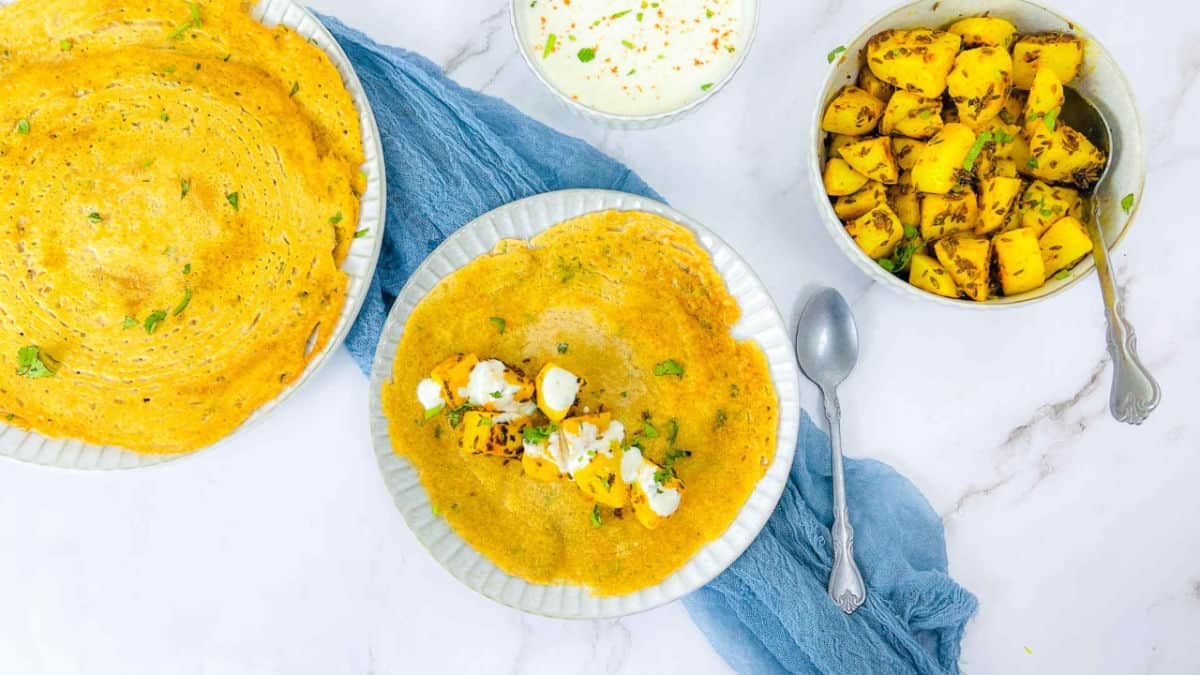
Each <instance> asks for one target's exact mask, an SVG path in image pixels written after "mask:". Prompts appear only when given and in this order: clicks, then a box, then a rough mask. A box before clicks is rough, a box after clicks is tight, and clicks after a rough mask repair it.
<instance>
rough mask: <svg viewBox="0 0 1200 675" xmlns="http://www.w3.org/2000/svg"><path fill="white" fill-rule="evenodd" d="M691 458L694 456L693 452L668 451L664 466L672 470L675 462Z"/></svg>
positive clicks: (675, 449) (672, 449) (676, 449)
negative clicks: (683, 458)
mask: <svg viewBox="0 0 1200 675" xmlns="http://www.w3.org/2000/svg"><path fill="white" fill-rule="evenodd" d="M691 456H692V451H691V450H680V449H679V448H671V449H670V450H668V451H667V459H666V461H665V462H663V466H664V467H666V468H668V469H670V468H671V467H672V466H674V465H675V460H677V459H680V458H682V457H691Z"/></svg>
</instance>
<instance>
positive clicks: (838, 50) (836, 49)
mask: <svg viewBox="0 0 1200 675" xmlns="http://www.w3.org/2000/svg"><path fill="white" fill-rule="evenodd" d="M844 51H846V47H845V46H843V45H838V46H837V47H834V48H833V51H831V52H829V54H828V55H826V56H825V60H826V61H828V62H829V63H833V62H834V61H835V60H837V57H838V55H839V54H841V53H842V52H844Z"/></svg>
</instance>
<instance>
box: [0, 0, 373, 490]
mask: <svg viewBox="0 0 1200 675" xmlns="http://www.w3.org/2000/svg"><path fill="white" fill-rule="evenodd" d="M12 2H13V0H0V7H2V6H4V5H8V4H12ZM251 11H252V13H253V15H254V18H256V19H258V20H259V21H261V22H262V23H264V24H265V25H267V26H277V25H280V24H283V25H285V26H288V27H290V28H292V29H294V30H295V31H296V32H297V33H299V34H300V35H302V36H304V37H305V38H308V40H309V41H310V42H311V43H313V44H314V45H316V46H317V47H319V48H321V49H322V50H324V51H325V53H326V54H328V55H329V59H330V60H331V61H332V62H333V65H334V66H335V67H336V68H337V70H338V73H340V74H341V76H342V82H343V83H344V84H345V85H346V89H347V90H348V91H349V92H350V96H351V98H353V100H354V106H355V107H356V108H357V109H358V119H359V124H360V126H361V127H362V140H363V152H364V155H365V157H366V160H365V161H364V162H363V165H362V171H363V173H364V174H366V176H367V190H366V192H364V193H363V195H362V199H361V201H360V205H359V215H358V228H357V230H362V229H366V230H367V233H366V234H365V235H364V236H362V237H360V238H359V239H355V240H354V241H353V242H352V243H351V244H350V251H349V253H348V254H347V256H346V259H345V260H344V261H342V265H341V269H342V271H343V272H345V273H346V275H347V276H348V277H349V280H348V284H347V287H346V301H345V303H344V304H343V305H342V313H341V314H340V315H339V317H338V322H337V325H336V326H334V329H333V335H332V336H331V337H330V339H329V342H328V343H327V344H326V345H325V348H324V349H322V350H321V352H320V353H319V354H317V355H316V356H314V357H313V359H312V360H311V361H309V363H308V366H307V367H306V368H305V369H304V372H303V373H301V375H300V377H298V378H296V380H295V381H294V382H292V383H291V384H290V385H289V386H288V387H287V389H284V390H283V391H282V392H280V393H279V395H278V396H276V397H275V398H274V399H272V400H270V401H268V402H267V403H265V404H263V405H261V406H259V408H258V409H257V410H255V411H254V412H253V413H251V415H250V416H249V417H248V418H246V421H244V422H242V424H241V425H240V426H239V427H238V428H237V429H235V430H234V431H233V432H232V433H230V434H229V435H228V436H226V437H225V438H223V439H221V440H220V441H218V442H217V443H214V444H213V445H210V446H208V447H209V448H212V447H215V446H217V445H222V444H224V443H226V442H227V441H228V440H229V439H231V438H234V437H235V436H237V435H238V434H240V433H241V431H242V430H244V429H245V428H246V427H248V426H250V425H251V424H253V423H254V422H256V421H258V420H260V419H262V418H263V417H265V416H266V415H267V414H268V413H270V412H271V411H272V410H274V409H275V407H276V406H278V405H279V404H280V403H282V402H283V401H284V400H285V399H287V397H289V396H291V395H292V393H293V392H295V391H296V390H297V389H299V388H300V387H302V386H304V384H305V383H306V382H308V380H309V379H311V378H312V376H313V374H314V373H316V372H317V371H318V370H320V369H321V367H322V366H324V365H325V363H326V362H328V361H329V357H330V355H331V354H333V352H334V351H335V350H336V349H337V348H338V346H340V345H341V344H342V341H343V340H345V339H346V333H347V332H349V330H350V326H351V325H353V323H354V319H355V317H357V316H358V310H359V308H361V307H362V303H363V300H364V299H365V298H366V296H367V290H368V289H369V288H370V285H371V276H372V275H373V274H374V273H375V263H376V262H377V261H378V260H379V249H380V246H381V245H382V242H383V223H384V212H385V210H386V207H387V186H386V176H385V175H384V168H383V147H382V146H381V145H380V143H379V129H378V127H376V125H375V113H373V112H372V111H371V104H370V102H368V101H367V94H366V92H365V91H363V88H362V83H360V82H359V80H358V75H356V74H355V73H354V67H353V66H351V65H350V60H349V59H348V58H346V54H345V52H343V51H342V48H341V47H340V46H339V45H338V43H337V41H336V40H334V39H333V36H332V35H330V33H329V31H328V30H326V29H325V26H323V25H322V24H321V22H320V21H317V19H316V17H314V16H313V15H312V14H311V13H310V12H309V11H308V10H306V9H304V8H303V7H301V6H299V5H297V4H295V3H294V2H292V0H261V1H260V2H259V3H258V4H257V5H255V6H254V7H253V8H252V10H251ZM357 230H356V231H357ZM198 452H200V451H199V450H197V451H195V452H190V453H182V454H171V455H151V454H142V453H136V452H133V451H130V450H126V449H125V448H120V447H117V446H112V445H93V444H91V443H84V442H82V441H77V440H72V439H62V438H51V437H49V436H44V435H42V434H39V433H37V432H34V431H25V430H24V429H20V428H18V427H14V426H9V425H7V424H3V423H0V456H4V457H10V458H13V459H17V460H20V461H23V462H30V463H33V464H42V465H45V466H53V467H57V468H63V469H134V468H140V467H146V466H153V465H156V464H162V463H164V462H169V461H172V460H177V459H180V458H182V457H191V456H193V455H195V454H197V453H198Z"/></svg>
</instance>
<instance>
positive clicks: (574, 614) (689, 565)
mask: <svg viewBox="0 0 1200 675" xmlns="http://www.w3.org/2000/svg"><path fill="white" fill-rule="evenodd" d="M556 203H557V204H558V205H559V206H558V208H559V209H560V210H561V211H565V212H566V213H567V214H568V215H566V216H565V218H563V217H558V216H561V215H562V214H561V213H556V212H554V209H555V208H556ZM609 210H615V211H645V212H648V213H652V214H656V215H659V216H661V217H664V218H666V219H668V220H670V221H672V222H674V223H675V224H677V225H679V226H681V227H683V228H685V229H687V230H688V231H689V232H691V233H692V234H693V235H694V236H695V237H696V240H697V245H698V246H700V247H701V248H702V249H704V251H705V252H706V254H707V255H709V256H710V259H711V261H712V264H713V266H714V267H716V268H718V271H719V273H720V276H721V279H722V281H723V282H724V283H725V284H726V286H727V288H728V289H729V292H730V294H731V295H735V297H736V294H739V293H742V294H745V293H750V294H753V295H754V296H755V297H756V299H758V301H759V302H760V303H761V305H760V307H759V308H758V309H757V310H756V311H755V312H754V313H755V314H758V315H759V316H760V317H761V316H763V315H765V316H767V317H768V318H767V319H766V321H765V324H766V325H765V326H761V327H759V328H757V329H756V333H757V334H758V336H759V337H753V336H745V337H739V339H743V340H744V339H752V340H755V342H757V343H758V344H759V345H760V348H761V349H762V350H763V354H764V356H765V357H766V359H767V363H768V366H769V367H770V373H771V381H772V384H773V386H774V387H775V391H776V397H777V411H778V413H779V418H778V429H777V435H776V445H775V456H774V458H773V459H772V461H771V464H770V465H769V466H768V467H767V470H766V471H765V472H764V474H763V476H762V477H760V478H759V479H758V481H757V482H756V483H755V486H754V490H753V491H751V492H750V494H748V495H747V497H746V500H745V501H744V502H743V503H742V505H741V506H740V507H739V509H738V511H737V515H735V516H734V519H733V520H732V521H731V522H730V523H729V525H728V527H727V528H726V529H725V530H724V531H722V532H721V534H720V535H719V536H717V537H716V538H714V539H712V540H710V541H708V542H706V543H704V544H703V545H702V546H701V547H700V548H699V549H698V550H697V551H696V552H695V553H694V554H693V555H692V556H691V557H690V558H688V560H687V561H686V562H684V563H683V564H682V565H681V566H680V567H679V568H678V569H676V570H674V571H673V572H671V573H670V574H669V575H667V576H666V577H665V578H664V579H662V580H661V581H659V582H658V583H657V584H655V585H652V586H647V587H644V588H641V589H638V590H636V591H633V592H630V593H626V594H622V595H612V596H596V595H591V594H590V593H588V591H587V589H586V588H585V587H582V586H580V585H575V584H538V583H534V582H530V581H527V580H525V579H523V578H521V577H518V576H516V575H512V574H509V573H507V572H505V571H504V570H502V569H500V568H499V566H497V565H496V564H495V563H493V562H492V561H491V560H490V559H489V558H487V557H486V556H484V555H483V554H482V553H479V552H478V551H476V550H475V549H474V547H473V546H471V545H470V544H469V543H468V542H467V541H466V540H465V539H463V538H462V536H461V535H459V534H458V532H457V531H456V530H454V529H453V528H452V527H450V526H449V525H448V523H447V521H445V519H442V518H437V517H435V516H432V515H430V513H429V506H428V493H427V491H426V490H425V487H424V485H423V484H422V483H421V482H420V480H419V476H418V475H417V472H416V468H415V467H414V466H413V465H412V463H411V462H410V461H409V460H408V459H407V458H405V457H401V456H400V455H397V454H396V452H395V451H394V449H393V447H392V443H391V434H390V420H389V419H388V417H387V415H386V413H385V412H384V411H383V405H382V388H383V386H384V384H385V383H387V382H390V381H391V378H392V373H393V370H394V363H395V357H396V350H397V348H398V345H399V341H400V339H401V338H402V337H403V333H404V328H405V326H406V324H407V318H408V315H409V314H410V313H411V311H412V309H414V308H415V307H416V306H417V305H418V304H420V302H421V301H422V300H424V298H425V297H427V296H428V294H429V293H430V292H432V290H433V289H434V288H436V287H437V285H438V284H439V283H440V282H441V281H442V280H443V279H444V278H445V277H446V276H449V275H450V274H452V273H453V272H454V271H457V270H458V269H461V268H462V267H463V266H464V265H466V264H468V263H469V262H471V261H472V260H475V259H477V258H478V257H479V256H481V255H486V252H487V251H490V250H491V248H492V246H494V242H497V241H500V240H502V239H506V238H512V236H518V237H522V238H527V237H530V236H536V234H538V233H540V232H544V231H546V230H547V229H549V228H551V227H554V226H555V225H557V224H559V223H561V222H563V221H564V220H567V219H570V218H573V217H578V216H582V215H586V214H589V213H598V212H603V211H609ZM523 212H524V214H528V215H523ZM526 217H529V218H532V219H535V220H542V221H549V222H546V224H544V225H529V226H527V227H526V228H525V229H527V230H529V231H531V232H532V234H524V233H521V234H517V235H512V234H506V233H504V232H501V231H500V230H499V229H498V225H497V223H515V222H522V219H523V218H526ZM464 244H467V245H471V246H472V247H473V248H474V249H476V250H480V249H481V250H482V252H480V253H476V254H471V253H468V252H467V251H466V250H465V249H464V246H463V245H464ZM721 267H727V268H730V269H729V273H727V272H726V271H721V269H720V268H721ZM733 272H736V273H737V275H743V283H741V284H739V286H748V287H749V288H748V289H743V290H741V291H739V290H736V289H735V288H734V286H733V282H734V281H737V280H739V277H738V276H737V275H735V274H732V273H733ZM431 275H432V276H431ZM435 277H436V278H435ZM423 286H424V288H422V287H423ZM410 293H412V294H419V295H420V297H419V298H417V299H416V300H413V301H412V305H411V307H405V304H406V302H407V301H406V298H408V296H409V294H410ZM738 302H739V307H740V308H741V310H742V312H743V314H742V315H741V317H739V321H738V324H735V326H734V330H735V332H736V331H737V328H738V326H739V325H740V324H741V323H742V321H744V320H746V319H747V317H748V316H749V315H750V312H749V311H748V310H749V309H750V308H748V307H747V306H745V302H744V301H743V300H739V301H738ZM756 323H762V322H761V321H760V322H756ZM776 332H778V333H779V338H778V339H779V340H781V344H778V345H771V344H764V343H763V342H762V340H761V338H762V337H764V336H768V337H769V336H770V335H772V334H774V333H776ZM779 348H782V349H783V350H784V352H785V353H784V354H783V355H782V357H780V355H778V354H776V353H775V350H776V349H779ZM777 368H778V370H777ZM806 395H807V393H806V390H804V389H803V388H801V386H800V372H799V368H798V367H797V366H796V363H795V359H794V357H792V356H791V338H790V336H789V335H788V332H787V329H786V325H785V323H784V320H783V315H782V314H781V313H780V312H779V308H778V306H777V305H776V304H775V301H774V299H773V298H772V297H771V295H770V293H769V292H768V291H767V288H766V286H765V284H763V282H762V280H761V279H760V278H759V277H758V275H757V273H756V272H755V271H754V270H753V268H751V267H750V265H749V264H748V263H747V262H746V261H745V259H743V258H742V257H741V256H740V255H739V254H738V253H737V252H736V251H735V250H734V249H733V248H732V247H730V246H729V244H728V243H726V242H725V241H724V240H723V239H721V238H720V237H719V236H717V235H716V234H715V233H713V232H712V231H711V230H709V229H708V228H707V227H705V226H704V225H702V224H701V223H699V221H696V220H695V219H693V218H691V217H689V216H687V215H686V214H684V213H682V212H680V211H678V210H676V209H674V208H672V207H670V206H668V205H666V204H663V203H662V202H659V201H657V200H654V199H650V198H647V197H642V196H639V195H634V194H630V193H625V192H619V191H614V190H598V189H570V190H558V191H553V192H546V193H542V194H538V195H534V196H531V197H526V198H524V199H519V200H516V201H513V202H509V203H508V204H505V205H503V206H500V207H498V208H496V209H493V210H491V211H489V212H487V213H485V214H483V215H481V216H479V217H478V218H476V219H474V220H472V221H471V222H469V223H467V224H466V225H464V226H463V227H461V228H459V229H458V230H457V231H455V232H454V233H452V234H451V235H450V236H449V237H447V238H446V239H445V240H444V241H443V242H442V243H441V244H439V245H438V247H437V248H436V249H434V251H433V252H432V253H430V254H429V256H427V257H426V259H425V260H424V261H422V262H421V264H420V266H418V268H417V269H416V270H414V272H413V274H412V275H410V276H409V279H408V281H406V282H405V285H404V288H403V289H402V290H401V292H400V294H399V295H397V300H396V302H395V303H394V304H393V306H392V308H391V309H390V310H389V312H388V318H387V320H386V322H385V324H384V328H383V331H382V333H381V337H380V343H379V348H378V349H377V350H376V352H375V359H374V361H373V363H372V367H371V374H370V384H369V390H368V400H367V406H368V415H369V418H370V427H371V437H372V446H373V452H374V454H375V458H376V461H377V462H378V464H379V469H380V473H381V477H382V478H383V479H384V482H385V485H386V487H387V490H388V492H389V494H390V495H391V496H392V500H393V503H394V505H395V507H396V510H397V511H399V512H400V515H401V517H402V518H403V520H404V522H405V524H406V525H407V526H408V528H409V530H410V532H412V534H413V536H414V537H415V538H416V539H417V541H418V542H419V543H420V544H421V546H422V547H423V548H425V550H426V551H427V552H428V553H429V555H430V557H431V558H433V559H434V561H435V562H437V563H438V565H439V566H440V567H442V569H443V570H445V571H446V572H447V573H448V574H450V575H451V576H452V577H454V578H455V579H456V580H458V581H459V582H460V583H462V584H463V585H464V586H466V587H467V588H470V589H471V590H473V591H475V592H477V593H479V594H480V595H483V596H484V597H486V598H488V599H490V600H493V601H495V602H497V603H499V604H502V605H506V606H508V607H512V608H514V609H517V610H520V611H522V612H526V613H529V614H534V615H539V616H546V617H552V618H561V619H600V618H614V617H621V616H628V615H630V614H636V613H639V612H643V611H647V610H650V609H654V608H656V607H660V606H662V605H665V604H667V603H669V602H672V601H674V600H677V599H679V598H681V597H683V596H685V595H687V594H689V593H691V592H693V591H695V590H697V589H698V588H700V587H702V586H704V585H705V584H707V583H708V582H709V581H711V580H712V579H714V578H715V577H716V576H718V575H719V574H721V573H722V572H724V571H725V570H726V569H728V567H729V566H730V565H732V564H733V563H734V562H735V561H736V560H737V559H738V557H740V556H741V554H742V553H743V552H745V550H746V549H747V548H749V546H750V544H751V543H753V541H754V540H755V539H756V538H757V536H758V534H759V533H760V532H761V531H762V529H763V528H764V527H766V523H767V521H768V520H769V519H770V517H771V515H772V514H773V513H774V511H775V508H776V507H777V505H778V503H779V500H780V498H781V497H782V495H783V491H784V489H785V488H786V485H787V482H788V475H789V473H790V470H791V465H792V462H793V460H794V457H795V445H796V440H797V438H798V434H799V427H800V411H801V410H802V409H803V408H804V403H805V401H806ZM401 472H411V474H413V476H400V477H399V478H396V477H395V476H397V475H398V474H401ZM393 481H395V484H393ZM414 492H415V494H416V495H417V496H418V497H419V498H420V499H423V500H424V501H423V502H421V503H418V504H415V505H414V504H409V505H408V506H405V505H402V504H401V499H402V498H405V499H406V498H408V496H409V495H410V494H413V493H414ZM426 518H432V525H431V524H430V521H427V520H425V519H426ZM431 527H432V528H433V529H436V531H431ZM447 540H450V541H452V543H453V545H454V546H455V547H456V548H455V549H454V551H450V552H446V551H445V550H444V549H443V553H441V554H439V553H438V552H437V551H436V550H435V548H436V547H439V546H442V545H443V544H444V543H445V542H446V541H447ZM462 548H465V549H468V550H469V551H471V552H473V553H474V555H475V556H477V557H478V559H479V560H478V561H473V562H471V563H470V564H469V565H468V566H467V567H466V568H463V566H462V565H461V564H459V565H455V566H452V565H451V564H450V563H451V560H452V559H453V557H454V556H455V555H456V554H457V552H458V551H459V550H461V549H462ZM706 557H712V558H715V559H716V561H717V562H716V563H715V564H714V565H712V566H710V567H707V568H705V569H697V568H699V567H701V563H702V562H704V560H702V559H705V558H706ZM481 566H482V567H483V568H484V570H485V571H486V574H487V578H483V579H481V578H479V573H480V569H479V568H480V567H481ZM497 577H498V578H500V579H501V582H500V583H501V584H502V586H501V587H499V588H497V587H496V585H495V584H494V583H490V582H492V581H493V579H495V578H497ZM668 584H671V585H673V586H674V589H672V590H667V589H666V588H665V587H667V586H668ZM513 586H515V587H516V588H517V590H518V594H517V595H516V596H515V597H513V595H512V594H511V593H507V591H508V590H510V589H511V587H513ZM570 589H573V592H576V593H579V594H581V598H580V599H579V600H578V602H577V604H574V605H572V606H570V607H568V608H567V609H559V610H558V611H555V610H554V609H553V608H548V607H547V603H548V602H549V599H548V596H550V595H552V594H554V593H555V592H556V591H562V592H567V591H568V590H570ZM531 595H532V596H533V597H534V598H536V601H537V602H539V603H541V605H540V606H535V605H534V604H532V603H533V602H534V600H531V599H530V596H531ZM564 606H565V605H561V604H560V607H564Z"/></svg>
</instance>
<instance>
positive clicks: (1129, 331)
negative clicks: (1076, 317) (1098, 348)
mask: <svg viewBox="0 0 1200 675" xmlns="http://www.w3.org/2000/svg"><path fill="white" fill-rule="evenodd" d="M1087 228H1088V234H1090V235H1091V237H1092V257H1093V258H1095V260H1096V272H1097V276H1099V277H1100V290H1101V292H1102V293H1103V294H1104V314H1105V318H1107V319H1108V336H1107V337H1108V353H1109V355H1110V356H1111V357H1112V362H1113V383H1112V392H1111V393H1110V394H1109V398H1108V407H1109V410H1111V411H1112V416H1113V417H1115V418H1116V419H1117V421H1118V422H1125V423H1128V424H1141V423H1142V422H1144V421H1145V420H1146V417H1148V416H1149V415H1150V412H1151V411H1152V410H1154V409H1155V408H1157V407H1158V402H1159V400H1160V399H1161V398H1162V390H1161V389H1159V386H1158V383H1157V382H1155V381H1154V378H1153V377H1152V376H1151V375H1150V373H1149V371H1147V370H1146V367H1145V366H1143V365H1142V362H1141V360H1140V359H1139V358H1138V355H1137V336H1136V335H1135V334H1134V331H1133V324H1131V323H1129V320H1128V319H1126V318H1125V303H1123V302H1122V301H1121V300H1120V299H1118V298H1117V280H1116V277H1115V276H1114V275H1113V270H1112V265H1110V264H1109V260H1108V248H1107V247H1106V246H1105V245H1104V238H1103V237H1102V236H1101V235H1100V228H1099V226H1097V224H1096V219H1095V217H1092V218H1089V219H1088V225H1087Z"/></svg>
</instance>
